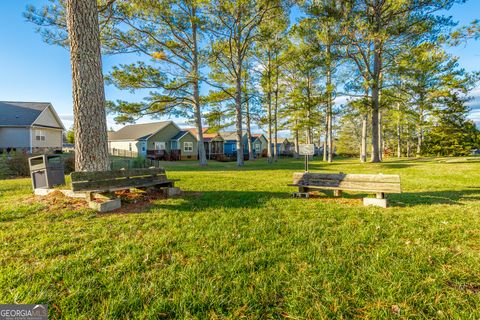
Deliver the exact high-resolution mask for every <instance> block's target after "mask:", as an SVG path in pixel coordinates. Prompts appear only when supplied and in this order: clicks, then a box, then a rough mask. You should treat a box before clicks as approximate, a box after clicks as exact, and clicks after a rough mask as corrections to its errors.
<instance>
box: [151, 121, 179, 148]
mask: <svg viewBox="0 0 480 320" xmlns="http://www.w3.org/2000/svg"><path fill="white" fill-rule="evenodd" d="M178 132H179V130H178V129H177V127H176V126H175V125H173V124H172V123H170V124H169V125H168V126H166V127H165V128H163V129H162V130H160V132H158V133H156V134H154V135H153V136H151V137H150V138H148V145H147V150H155V142H165V149H166V150H167V152H170V151H171V148H170V140H172V137H173V136H175V135H176V134H177V133H178Z"/></svg>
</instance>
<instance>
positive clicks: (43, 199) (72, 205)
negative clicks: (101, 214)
mask: <svg viewBox="0 0 480 320" xmlns="http://www.w3.org/2000/svg"><path fill="white" fill-rule="evenodd" d="M27 203H32V204H33V203H41V204H43V205H44V206H45V209H44V210H43V211H49V212H50V211H61V210H63V211H65V210H69V211H80V210H84V209H87V208H88V204H87V202H86V201H85V200H83V199H79V198H71V197H67V196H65V195H64V194H63V193H61V192H60V191H54V192H52V193H50V194H48V195H46V196H33V197H31V198H30V199H27Z"/></svg>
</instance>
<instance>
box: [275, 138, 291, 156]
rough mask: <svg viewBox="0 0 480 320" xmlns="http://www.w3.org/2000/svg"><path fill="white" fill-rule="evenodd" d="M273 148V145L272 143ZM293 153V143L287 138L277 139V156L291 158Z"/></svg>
mask: <svg viewBox="0 0 480 320" xmlns="http://www.w3.org/2000/svg"><path fill="white" fill-rule="evenodd" d="M272 146H273V143H272ZM294 152H295V143H293V142H290V141H289V140H288V139H287V138H277V154H278V155H282V156H291V155H293V153H294Z"/></svg>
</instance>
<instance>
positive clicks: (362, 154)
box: [360, 113, 368, 162]
mask: <svg viewBox="0 0 480 320" xmlns="http://www.w3.org/2000/svg"><path fill="white" fill-rule="evenodd" d="M367 126H368V114H367V113H365V114H364V115H363V116H362V146H361V149H360V161H361V162H367Z"/></svg>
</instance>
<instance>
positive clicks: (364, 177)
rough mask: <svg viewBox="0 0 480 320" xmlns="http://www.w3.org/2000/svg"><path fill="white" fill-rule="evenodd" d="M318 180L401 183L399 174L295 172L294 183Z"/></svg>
mask: <svg viewBox="0 0 480 320" xmlns="http://www.w3.org/2000/svg"><path fill="white" fill-rule="evenodd" d="M300 180H303V181H317V180H322V181H323V180H334V181H335V180H336V181H349V182H353V181H355V182H383V183H400V176H399V175H386V174H342V173H334V174H332V173H301V172H296V173H294V174H293V181H294V183H298V181H300Z"/></svg>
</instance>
